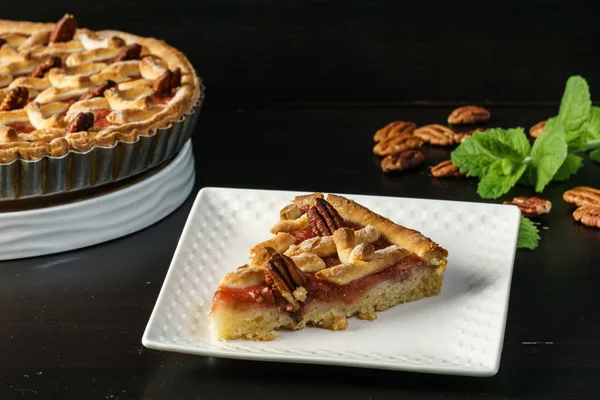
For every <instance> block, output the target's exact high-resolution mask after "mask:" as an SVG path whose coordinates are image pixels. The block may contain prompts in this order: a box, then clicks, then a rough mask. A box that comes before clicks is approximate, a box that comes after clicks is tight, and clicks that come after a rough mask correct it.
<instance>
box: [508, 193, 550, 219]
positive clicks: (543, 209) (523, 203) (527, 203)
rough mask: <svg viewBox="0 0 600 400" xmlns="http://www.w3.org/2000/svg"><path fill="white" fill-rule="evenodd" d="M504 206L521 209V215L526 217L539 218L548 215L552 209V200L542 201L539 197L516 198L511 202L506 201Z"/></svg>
mask: <svg viewBox="0 0 600 400" xmlns="http://www.w3.org/2000/svg"><path fill="white" fill-rule="evenodd" d="M504 204H508V205H513V206H517V207H519V209H520V210H521V214H523V215H524V216H526V217H538V216H540V215H543V214H548V213H549V212H550V210H551V209H552V202H551V201H550V200H545V199H540V198H539V197H515V198H514V199H512V200H511V201H505V202H504Z"/></svg>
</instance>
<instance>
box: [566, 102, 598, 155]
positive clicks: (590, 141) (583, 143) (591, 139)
mask: <svg viewBox="0 0 600 400" xmlns="http://www.w3.org/2000/svg"><path fill="white" fill-rule="evenodd" d="M583 128H584V129H583V133H582V135H581V136H580V137H579V139H578V140H577V141H574V142H572V144H571V147H572V148H576V149H579V150H582V151H588V150H593V149H596V148H598V147H600V108H599V107H592V108H591V109H590V116H589V118H588V120H587V121H586V123H585V124H584V127H583Z"/></svg>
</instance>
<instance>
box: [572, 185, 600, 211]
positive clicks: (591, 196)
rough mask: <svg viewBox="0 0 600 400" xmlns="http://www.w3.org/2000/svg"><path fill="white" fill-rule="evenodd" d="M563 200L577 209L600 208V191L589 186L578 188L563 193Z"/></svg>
mask: <svg viewBox="0 0 600 400" xmlns="http://www.w3.org/2000/svg"><path fill="white" fill-rule="evenodd" d="M563 200H564V201H566V202H567V203H571V204H575V205H576V206H577V207H582V206H594V207H600V189H596V188H593V187H589V186H577V187H575V188H573V189H571V190H567V191H566V192H565V193H563Z"/></svg>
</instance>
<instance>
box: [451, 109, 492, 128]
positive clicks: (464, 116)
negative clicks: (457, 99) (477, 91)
mask: <svg viewBox="0 0 600 400" xmlns="http://www.w3.org/2000/svg"><path fill="white" fill-rule="evenodd" d="M489 120H490V112H489V111H488V110H486V109H485V108H483V107H479V106H464V107H458V108H457V109H455V110H454V111H452V112H451V113H450V115H449V116H448V123H449V124H451V125H461V124H480V123H485V122H488V121H489Z"/></svg>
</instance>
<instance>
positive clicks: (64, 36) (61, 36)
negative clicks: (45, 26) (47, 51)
mask: <svg viewBox="0 0 600 400" xmlns="http://www.w3.org/2000/svg"><path fill="white" fill-rule="evenodd" d="M75 31H77V21H76V20H75V17H73V16H72V15H71V14H66V15H65V16H64V17H62V19H61V20H60V21H58V22H57V23H56V26H55V27H54V30H53V31H52V33H51V34H50V43H58V42H68V41H70V40H72V39H73V37H74V36H75Z"/></svg>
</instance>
